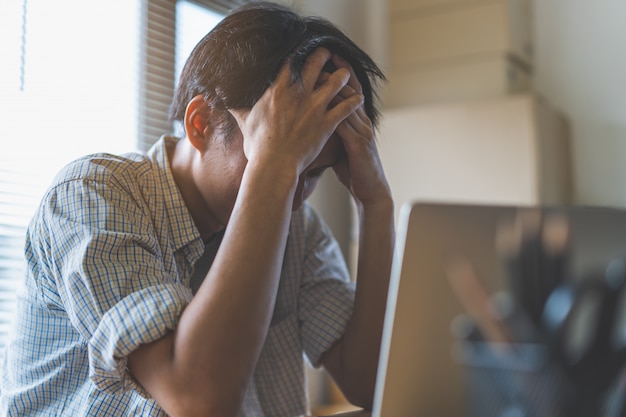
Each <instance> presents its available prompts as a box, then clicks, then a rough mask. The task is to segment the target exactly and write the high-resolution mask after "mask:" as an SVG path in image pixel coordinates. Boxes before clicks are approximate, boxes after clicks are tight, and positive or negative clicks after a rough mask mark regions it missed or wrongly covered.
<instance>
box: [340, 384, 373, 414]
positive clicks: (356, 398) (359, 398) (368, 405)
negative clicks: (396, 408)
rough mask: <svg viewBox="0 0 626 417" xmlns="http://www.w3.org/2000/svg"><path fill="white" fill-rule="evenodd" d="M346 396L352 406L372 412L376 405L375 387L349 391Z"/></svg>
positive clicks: (345, 393)
mask: <svg viewBox="0 0 626 417" xmlns="http://www.w3.org/2000/svg"><path fill="white" fill-rule="evenodd" d="M344 395H345V397H346V399H347V400H348V402H350V404H352V405H355V406H357V407H360V408H363V409H364V410H368V411H371V410H372V407H373V404H374V387H371V388H370V387H363V388H361V389H348V390H346V391H345V392H344Z"/></svg>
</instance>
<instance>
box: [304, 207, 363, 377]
mask: <svg viewBox="0 0 626 417" xmlns="http://www.w3.org/2000/svg"><path fill="white" fill-rule="evenodd" d="M305 230H306V250H305V258H304V265H303V278H302V282H301V290H300V300H299V306H300V307H299V318H300V321H301V333H302V343H303V348H304V351H305V353H306V355H307V357H308V359H309V361H310V362H311V364H312V365H313V366H315V367H319V366H320V365H321V357H322V355H323V354H324V353H325V352H326V351H327V350H328V349H330V348H331V347H332V346H333V345H334V344H335V343H336V342H337V341H338V340H339V339H341V337H342V336H343V333H344V332H345V328H346V326H347V324H348V322H349V320H350V318H351V316H352V310H353V306H354V292H355V285H354V283H352V282H351V281H350V275H349V273H348V269H347V266H346V262H345V260H344V257H343V254H342V252H341V249H340V247H339V244H338V243H337V241H336V240H335V238H334V237H333V235H332V233H331V231H330V229H329V228H328V227H327V226H326V224H325V223H324V222H323V221H322V220H321V218H320V217H319V216H318V215H317V213H315V211H314V210H313V209H312V208H311V207H306V211H305Z"/></svg>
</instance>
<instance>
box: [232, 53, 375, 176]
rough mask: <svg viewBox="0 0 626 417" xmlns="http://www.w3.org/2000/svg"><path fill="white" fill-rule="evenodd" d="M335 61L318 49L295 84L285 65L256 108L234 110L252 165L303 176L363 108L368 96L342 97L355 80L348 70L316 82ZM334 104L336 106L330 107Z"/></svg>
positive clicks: (340, 70)
mask: <svg viewBox="0 0 626 417" xmlns="http://www.w3.org/2000/svg"><path fill="white" fill-rule="evenodd" d="M330 58H331V53H330V52H329V51H328V50H327V49H325V48H318V49H317V50H315V51H314V52H313V53H312V54H311V55H310V56H309V57H308V58H307V62H306V64H305V66H304V69H303V70H302V77H301V82H296V83H294V82H293V81H292V76H291V69H290V65H289V64H290V63H289V62H286V63H285V64H284V65H283V67H282V68H281V70H280V72H279V73H278V76H277V77H276V80H275V81H274V83H273V84H272V85H271V86H270V87H269V88H268V89H267V90H266V91H265V93H264V94H263V96H261V98H260V99H259V101H258V102H257V103H256V104H255V105H254V107H253V108H252V109H231V110H229V111H230V113H231V114H232V115H233V116H234V117H235V119H236V120H237V123H238V125H239V128H240V129H241V132H242V134H243V138H244V152H245V155H246V158H247V159H248V161H255V162H259V161H260V162H261V163H265V164H270V165H268V166H278V167H281V166H284V167H287V168H288V169H289V168H292V167H293V168H295V169H296V173H297V175H300V174H301V173H302V172H303V171H304V169H305V168H306V167H307V166H308V165H309V164H310V163H311V162H312V161H313V160H314V159H315V158H316V157H317V155H318V154H319V153H320V151H321V150H322V148H323V147H324V145H325V144H326V142H327V140H328V138H329V137H330V135H331V134H332V133H333V132H334V131H335V129H336V128H337V126H338V125H339V123H341V122H342V121H343V120H345V119H346V118H347V117H348V116H350V115H351V114H352V113H354V112H355V111H356V109H357V108H358V107H359V106H361V104H362V103H363V96H362V95H361V94H359V93H358V92H355V93H354V94H352V95H350V96H348V97H342V96H341V95H339V93H340V91H341V90H342V89H343V88H344V86H346V85H347V83H348V81H349V79H350V72H349V71H348V70H347V69H345V68H340V69H338V70H337V71H335V72H334V73H333V74H332V75H331V76H330V77H328V78H327V79H326V80H325V81H324V82H323V83H322V84H321V85H320V84H317V82H318V79H319V76H320V73H321V72H322V69H323V67H324V65H325V64H326V62H327V61H328V60H330ZM316 84H317V85H316ZM337 98H339V100H337ZM333 100H335V101H336V103H335V102H333V104H334V105H333V106H332V108H329V105H330V103H331V101H333Z"/></svg>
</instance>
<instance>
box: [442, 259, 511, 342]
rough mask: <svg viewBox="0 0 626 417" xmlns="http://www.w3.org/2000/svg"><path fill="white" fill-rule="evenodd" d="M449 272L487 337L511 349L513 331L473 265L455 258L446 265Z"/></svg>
mask: <svg viewBox="0 0 626 417" xmlns="http://www.w3.org/2000/svg"><path fill="white" fill-rule="evenodd" d="M446 275H447V277H448V281H449V282H450V285H451V287H452V289H453V291H454V293H455V294H456V296H457V297H458V299H459V300H460V301H461V304H462V305H463V307H464V308H465V310H466V311H467V314H468V315H469V317H470V318H471V319H472V320H473V321H474V322H475V324H476V326H477V327H478V329H479V330H480V332H481V333H482V335H483V337H484V338H485V339H486V340H487V341H488V342H489V344H490V345H491V346H492V347H493V348H495V349H496V350H498V351H507V350H509V348H510V346H511V343H512V338H511V335H510V333H509V330H508V328H507V327H506V325H505V324H504V322H503V321H502V319H501V318H500V317H499V315H498V314H497V312H496V311H495V309H494V307H493V303H492V302H491V299H490V296H489V294H488V293H487V290H486V289H485V287H484V286H483V284H482V283H481V282H480V280H479V279H478V276H477V275H476V272H475V270H474V267H473V266H472V264H471V263H470V262H469V261H467V260H466V259H464V258H455V259H453V260H451V261H450V262H449V263H448V264H447V265H446Z"/></svg>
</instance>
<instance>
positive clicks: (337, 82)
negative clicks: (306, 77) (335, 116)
mask: <svg viewBox="0 0 626 417" xmlns="http://www.w3.org/2000/svg"><path fill="white" fill-rule="evenodd" d="M318 79H319V76H318ZM349 79H350V73H349V72H348V71H347V70H345V69H338V70H337V71H335V72H334V73H332V74H331V75H330V76H329V77H328V79H327V80H326V81H324V82H323V83H322V84H320V85H319V87H317V89H316V90H315V91H314V92H313V93H314V94H315V95H316V96H318V98H319V100H321V102H322V104H324V105H325V106H327V107H328V106H330V104H331V102H333V100H335V98H336V97H340V98H342V99H343V100H346V99H348V98H349V97H341V96H340V95H339V93H340V91H341V90H342V89H343V88H344V87H345V86H346V84H347V83H348V80H349ZM354 95H356V96H359V95H358V94H354Z"/></svg>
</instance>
